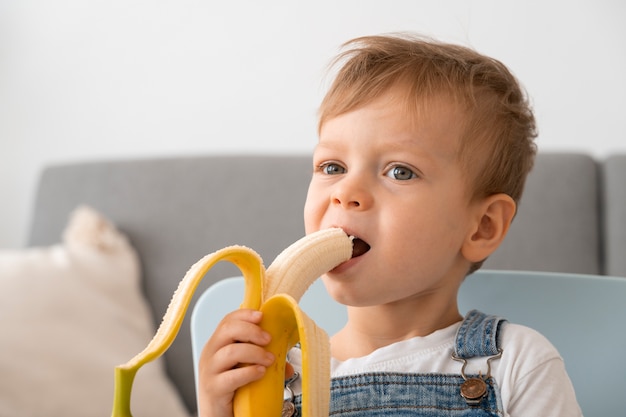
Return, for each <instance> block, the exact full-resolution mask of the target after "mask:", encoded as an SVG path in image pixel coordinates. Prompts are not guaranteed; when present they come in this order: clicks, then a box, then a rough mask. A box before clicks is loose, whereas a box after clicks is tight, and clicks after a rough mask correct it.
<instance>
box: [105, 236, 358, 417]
mask: <svg viewBox="0 0 626 417" xmlns="http://www.w3.org/2000/svg"><path fill="white" fill-rule="evenodd" d="M353 240H354V242H355V245H356V243H357V242H358V241H359V240H360V239H356V238H354V237H350V238H349V237H348V236H347V235H346V234H345V233H344V232H343V230H341V229H338V228H335V229H327V230H322V231H319V232H317V233H312V234H310V235H308V236H305V237H304V238H302V239H300V240H299V241H297V242H295V243H294V244H292V245H291V246H289V247H288V248H287V249H285V250H284V251H283V252H282V253H281V254H280V255H279V256H277V257H276V259H275V260H274V262H273V263H272V265H270V267H269V268H268V269H267V277H266V273H265V272H266V271H265V268H264V267H263V263H262V260H261V258H260V256H259V255H258V254H257V253H256V252H254V251H253V250H252V249H248V248H245V247H243V246H231V247H227V248H224V249H221V250H219V251H217V252H214V253H211V254H209V255H206V256H205V257H204V258H202V259H200V260H199V261H198V262H196V263H195V264H194V265H192V267H191V268H190V269H189V271H188V272H187V273H186V274H185V277H184V278H183V279H182V281H181V282H180V284H179V286H178V289H177V290H176V291H175V292H174V295H173V297H172V300H171V302H170V305H169V306H168V308H167V311H166V313H165V316H164V317H163V321H162V322H161V325H160V326H159V329H158V330H157V332H156V334H155V336H154V338H153V339H152V340H151V341H150V343H149V344H148V346H147V347H146V348H145V349H144V350H143V351H142V352H140V353H139V354H138V355H136V356H135V357H134V358H132V359H131V360H130V361H128V362H127V363H126V364H124V365H120V366H117V367H116V368H115V389H114V397H113V413H112V417H132V414H131V411H130V396H131V389H132V384H133V380H134V377H135V374H136V373H137V371H138V370H139V368H141V366H143V365H144V364H146V363H147V362H150V361H152V360H154V359H156V358H158V357H159V356H161V355H162V354H163V353H165V351H166V350H167V348H168V347H169V346H170V345H171V344H172V342H173V341H174V338H175V337H176V335H177V333H178V330H179V329H180V326H181V324H182V321H183V318H184V317H185V313H186V311H187V308H188V307H189V304H190V303H191V299H192V296H193V293H194V291H195V289H196V288H197V286H198V284H199V283H200V281H201V280H202V278H203V277H204V275H205V274H206V273H207V271H208V270H209V269H211V268H212V267H213V265H215V264H216V263H217V262H219V261H229V262H232V263H234V264H235V265H236V266H237V267H238V268H239V269H240V270H241V272H242V274H243V276H244V280H245V293H244V300H243V302H242V304H241V306H242V308H253V309H261V311H263V312H264V316H263V320H262V321H261V324H260V326H261V327H262V328H263V329H264V330H266V331H268V332H269V333H270V334H271V335H272V341H273V342H274V341H276V343H275V344H271V346H268V350H270V351H271V352H272V353H273V354H274V355H275V357H276V358H277V360H276V363H275V366H272V367H270V368H268V369H267V371H266V373H265V375H264V376H263V378H262V379H260V380H258V381H256V382H254V383H251V384H248V385H246V386H243V387H241V388H239V389H238V390H237V391H236V392H235V398H234V400H233V404H234V405H233V411H234V415H235V417H250V416H252V415H254V416H255V417H270V416H276V415H280V414H281V410H282V404H283V400H282V396H283V384H284V377H285V360H286V355H287V351H288V350H289V349H291V347H293V345H294V344H295V343H297V342H298V341H300V344H301V347H302V368H303V369H302V371H303V372H302V393H303V396H302V416H303V417H319V416H326V415H328V410H329V401H330V345H329V342H328V336H327V335H326V333H325V332H324V331H323V330H322V329H320V328H319V327H317V326H316V325H315V323H314V322H313V320H311V319H310V318H308V317H307V316H306V314H304V312H302V311H301V310H300V308H299V306H298V301H299V300H300V297H302V295H303V294H304V292H305V291H306V290H307V288H308V287H309V286H310V285H311V283H313V281H315V280H316V279H317V278H318V277H319V276H320V275H322V274H324V273H325V272H327V271H329V270H331V269H333V268H334V267H336V266H337V265H339V264H340V263H342V262H344V261H346V260H348V259H350V257H351V256H352V252H353V248H352V246H353Z"/></svg>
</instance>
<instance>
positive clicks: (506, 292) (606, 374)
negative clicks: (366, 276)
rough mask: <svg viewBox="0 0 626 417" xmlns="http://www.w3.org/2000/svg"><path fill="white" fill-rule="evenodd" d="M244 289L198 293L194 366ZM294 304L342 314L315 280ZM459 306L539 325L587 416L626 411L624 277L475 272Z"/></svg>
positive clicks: (323, 315)
mask: <svg viewBox="0 0 626 417" xmlns="http://www.w3.org/2000/svg"><path fill="white" fill-rule="evenodd" d="M242 295H243V278H241V277H236V278H228V279H225V280H222V281H219V282H218V283H216V284H214V285H213V286H211V287H210V288H208V289H207V290H206V291H205V292H204V293H203V294H202V295H201V297H200V298H199V299H198V301H197V303H196V305H195V306H194V309H193V312H192V315H191V337H192V351H193V363H194V370H196V369H197V365H198V360H199V357H200V352H201V351H202V348H203V346H204V344H205V343H206V341H207V340H208V338H209V337H210V335H211V333H212V332H213V330H214V329H215V326H216V325H217V323H218V322H219V321H220V320H221V319H222V317H223V316H224V315H225V314H226V313H228V312H230V311H232V310H234V309H236V308H237V307H238V306H239V304H240V303H241V298H242ZM300 305H301V306H302V308H303V310H304V311H305V312H306V313H307V314H308V315H309V316H311V317H312V318H313V319H314V320H315V321H316V322H317V324H318V325H319V326H320V327H322V328H324V329H325V330H326V331H327V332H328V333H329V334H332V333H334V332H336V331H337V330H339V329H340V328H341V327H342V326H343V324H344V323H345V321H346V318H347V316H346V312H345V309H344V308H343V306H341V305H339V304H337V303H336V302H335V301H333V300H332V299H331V298H330V297H329V296H328V295H327V293H326V291H325V289H324V286H323V285H322V283H321V281H317V282H316V283H314V284H313V285H312V286H311V288H310V289H309V291H308V292H307V293H306V294H305V295H304V297H303V298H302V301H301V303H300ZM459 308H460V309H461V313H465V312H467V311H469V310H470V309H472V308H476V309H479V310H481V311H484V312H486V313H490V314H497V315H500V316H502V317H505V318H507V319H508V320H509V321H511V322H514V323H519V324H524V325H527V326H529V327H532V328H534V329H536V330H538V331H539V332H541V333H542V334H543V335H545V336H546V337H547V338H548V339H549V340H550V341H551V342H552V344H554V346H556V348H557V349H558V350H559V352H560V353H561V355H562V356H563V359H564V360H565V364H566V367H567V371H568V373H569V375H570V377H571V379H572V382H573V384H574V388H575V389H576V395H577V398H578V401H579V403H580V406H581V408H582V410H583V413H584V415H585V416H587V417H594V416H624V415H626V406H625V405H624V404H625V403H624V400H623V398H622V397H623V396H624V395H625V394H626V391H625V387H626V361H624V360H623V357H624V356H626V326H625V325H626V278H616V277H607V276H597V275H579V274H566V273H549V272H522V271H487V270H484V271H478V272H476V273H474V274H472V275H471V276H469V277H467V279H466V281H465V282H464V283H463V285H462V287H461V291H460V294H459ZM196 384H197V373H196Z"/></svg>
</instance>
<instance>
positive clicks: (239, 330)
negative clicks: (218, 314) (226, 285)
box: [198, 309, 274, 417]
mask: <svg viewBox="0 0 626 417" xmlns="http://www.w3.org/2000/svg"><path fill="white" fill-rule="evenodd" d="M260 321H261V312H259V311H255V310H246V309H239V310H236V311H234V312H232V313H230V314H228V315H227V316H226V317H224V319H223V320H222V321H221V322H220V324H219V325H218V326H217V329H216V330H215V332H214V333H213V335H212V336H211V338H210V339H209V340H208V342H207V344H206V345H205V346H204V349H203V350H202V354H201V356H200V363H199V382H200V383H199V386H200V392H199V393H198V398H199V404H198V405H199V408H200V409H199V415H200V416H201V417H232V416H233V397H234V395H235V390H236V389H237V388H239V387H241V386H243V385H245V384H247V383H249V382H252V381H256V380H258V379H260V378H261V377H262V376H263V375H264V374H265V370H266V368H267V367H268V366H270V365H271V364H272V363H274V355H272V354H271V353H270V352H268V351H266V350H265V349H264V348H263V346H266V345H267V344H268V343H269V342H270V339H271V336H270V335H269V333H267V332H265V331H263V330H262V329H261V328H260V327H259V326H258V323H259V322H260ZM241 364H246V365H250V366H238V365H241Z"/></svg>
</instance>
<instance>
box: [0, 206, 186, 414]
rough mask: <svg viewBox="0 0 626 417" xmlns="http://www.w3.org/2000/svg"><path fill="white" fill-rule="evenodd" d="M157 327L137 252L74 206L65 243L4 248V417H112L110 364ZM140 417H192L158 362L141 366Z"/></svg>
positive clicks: (136, 348) (0, 319)
mask: <svg viewBox="0 0 626 417" xmlns="http://www.w3.org/2000/svg"><path fill="white" fill-rule="evenodd" d="M154 331H155V328H154V323H153V321H152V318H151V316H150V313H149V309H148V305H147V303H146V301H145V300H144V298H143V296H142V293H141V289H140V267H139V261H138V257H137V254H136V253H135V251H134V249H133V248H132V247H131V245H130V244H129V243H128V241H127V239H126V237H125V236H124V235H123V234H122V233H120V232H119V231H118V230H117V229H116V228H115V226H113V225H112V224H111V223H110V222H109V221H108V220H107V219H105V218H104V217H103V216H102V215H100V214H99V213H97V212H96V211H94V210H93V209H91V208H88V207H79V208H78V209H77V210H76V211H75V212H74V213H73V214H72V217H71V219H70V222H69V224H68V226H67V229H66V230H65V233H64V236H63V243H62V244H57V245H54V246H51V247H46V248H30V249H25V250H0V416H11V417H31V416H32V417H42V416H47V417H55V416H59V417H61V416H63V417H73V416H75V417H90V416H94V417H95V416H97V417H102V416H110V415H111V410H112V404H113V375H114V368H115V366H116V365H120V364H122V363H126V362H127V361H128V360H130V359H131V358H132V357H133V356H135V355H136V354H137V353H139V352H140V351H142V350H143V349H144V348H145V346H146V345H147V344H148V342H149V341H150V339H151V338H152V336H153V335H154ZM131 409H132V411H133V414H134V415H135V416H137V417H142V416H143V417H151V416H169V417H179V416H180V417H188V416H189V413H188V412H187V411H186V408H185V407H184V406H183V403H182V401H181V399H180V397H179V395H178V393H177V392H176V390H175V389H174V387H173V385H172V384H171V383H170V381H169V379H167V377H166V375H165V371H164V367H163V362H162V361H160V360H158V361H155V362H152V363H150V364H147V365H145V366H144V367H143V368H141V369H140V370H139V372H138V374H137V378H136V379H135V383H134V385H133V395H132V404H131Z"/></svg>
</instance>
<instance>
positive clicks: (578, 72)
mask: <svg viewBox="0 0 626 417" xmlns="http://www.w3.org/2000/svg"><path fill="white" fill-rule="evenodd" d="M625 21H626V2H623V1H622V0H593V1H592V0H588V1H582V0H571V1H565V0H564V1H543V0H541V1H539V0H526V1H512V0H474V1H471V0H439V1H426V0H392V1H376V0H351V1H344V0H316V1H307V2H301V1H300V2H299V1H294V0H274V1H257V0H249V1H245V0H242V1H238V2H237V1H230V2H227V1H211V0H19V1H18V0H0V192H1V197H0V248H2V247H19V246H21V245H23V244H24V243H25V239H26V235H27V231H28V221H29V216H30V214H31V204H32V197H33V193H34V187H35V184H36V178H37V175H38V173H39V171H40V169H41V167H42V166H43V165H46V164H49V163H55V162H64V161H74V160H82V159H102V158H117V157H124V158H126V157H145V156H152V155H172V154H192V153H215V152H229V151H246V152H309V151H310V150H311V149H312V147H313V146H314V143H315V110H316V106H317V104H318V102H319V100H320V98H321V95H322V92H323V77H322V75H323V73H324V67H325V65H326V64H327V63H328V61H329V59H330V58H331V57H332V56H333V55H334V54H335V52H336V51H337V47H338V46H339V44H340V43H342V42H343V41H345V40H348V39H349V38H352V37H354V36H358V35H365V34H376V33H381V32H390V31H399V30H413V31H419V32H422V33H425V34H428V35H434V36H437V37H439V38H442V39H444V40H448V41H454V42H460V43H464V44H468V45H471V46H473V47H475V48H476V49H478V50H479V51H481V52H484V53H487V54H490V55H493V56H495V57H497V58H499V59H501V60H502V61H504V62H505V63H506V64H507V65H508V66H509V67H510V68H511V69H512V70H513V71H514V72H515V73H516V74H517V75H518V76H519V78H521V79H522V81H523V83H524V84H525V86H526V87H527V89H528V90H529V92H530V93H531V95H532V96H533V98H534V103H535V108H536V112H537V117H538V120H539V124H540V130H541V136H540V138H539V145H540V148H541V149H544V150H578V151H587V152H590V153H592V154H594V155H597V156H598V157H603V156H605V155H606V154H607V153H609V152H613V151H622V152H626V123H625V121H626V117H625V113H626V82H625V78H626V76H625V75H626V25H625V24H624V22H625Z"/></svg>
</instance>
